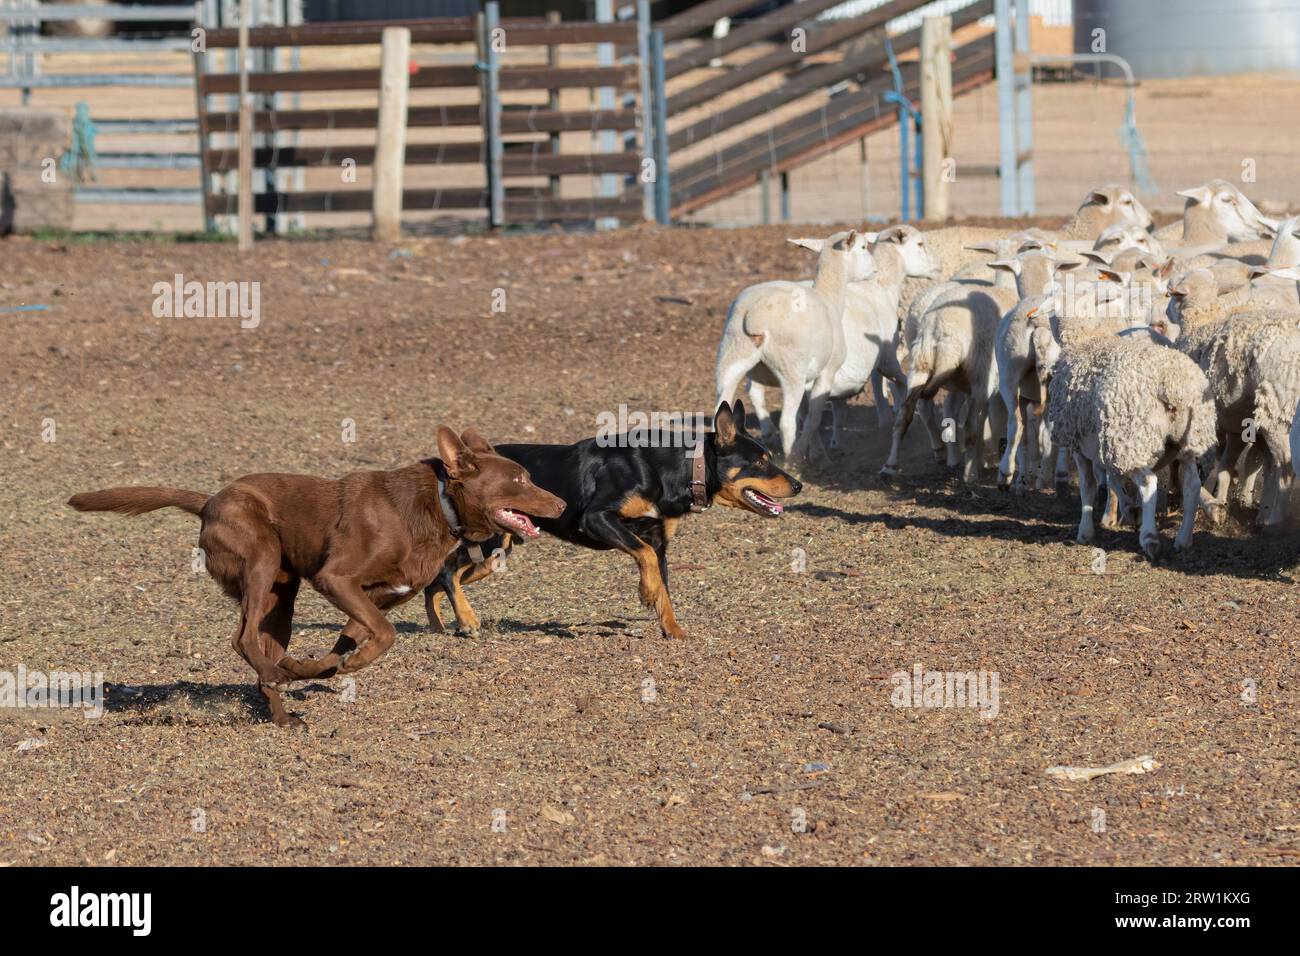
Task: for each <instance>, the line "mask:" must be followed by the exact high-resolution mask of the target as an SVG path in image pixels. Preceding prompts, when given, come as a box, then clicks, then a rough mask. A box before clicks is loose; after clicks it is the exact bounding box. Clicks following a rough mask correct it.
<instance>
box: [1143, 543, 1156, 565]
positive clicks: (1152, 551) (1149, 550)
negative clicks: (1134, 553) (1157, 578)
mask: <svg viewBox="0 0 1300 956" xmlns="http://www.w3.org/2000/svg"><path fill="white" fill-rule="evenodd" d="M1142 553H1143V554H1145V555H1146V556H1147V560H1148V561H1150V562H1151V563H1152V564H1155V563H1157V562H1159V560H1160V539H1159V538H1158V537H1156V538H1147V539H1146V540H1145V541H1143V542H1142Z"/></svg>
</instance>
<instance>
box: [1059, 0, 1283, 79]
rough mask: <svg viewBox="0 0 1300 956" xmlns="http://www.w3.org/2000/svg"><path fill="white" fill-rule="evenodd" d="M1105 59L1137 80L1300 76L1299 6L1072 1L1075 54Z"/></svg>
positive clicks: (1276, 1) (1205, 0)
mask: <svg viewBox="0 0 1300 956" xmlns="http://www.w3.org/2000/svg"><path fill="white" fill-rule="evenodd" d="M1099 29H1100V30H1104V31H1105V36H1104V39H1105V45H1106V46H1105V51H1104V52H1106V53H1116V54H1118V55H1119V56H1122V57H1123V58H1124V59H1126V60H1128V61H1129V63H1130V64H1131V65H1132V67H1133V72H1134V73H1136V74H1137V75H1138V76H1214V75H1220V74H1224V73H1260V72H1271V71H1277V70H1300V0H1074V50H1075V52H1076V53H1092V52H1097V51H1095V50H1094V47H1093V42H1094V31H1095V30H1099Z"/></svg>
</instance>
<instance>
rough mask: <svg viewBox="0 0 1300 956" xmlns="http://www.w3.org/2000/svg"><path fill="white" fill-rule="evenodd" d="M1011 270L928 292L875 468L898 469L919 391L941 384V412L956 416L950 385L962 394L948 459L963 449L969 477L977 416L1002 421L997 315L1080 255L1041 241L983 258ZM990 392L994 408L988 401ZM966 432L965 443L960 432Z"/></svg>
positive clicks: (977, 464) (929, 392) (980, 454)
mask: <svg viewBox="0 0 1300 956" xmlns="http://www.w3.org/2000/svg"><path fill="white" fill-rule="evenodd" d="M990 265H991V266H993V267H994V268H996V269H1000V270H1003V271H1004V272H1005V273H1007V274H1009V275H1010V276H1013V277H1014V278H1015V285H1010V284H1003V285H993V286H980V287H975V286H970V285H963V284H954V286H953V287H952V289H951V290H950V291H948V292H946V293H944V294H943V295H941V296H939V297H938V299H937V300H935V301H934V302H933V303H932V304H931V306H930V308H929V309H928V310H927V311H926V312H925V313H924V314H923V315H922V316H921V317H920V319H919V321H918V322H917V329H916V337H915V339H914V340H913V341H911V342H909V343H908V350H907V354H908V363H909V367H908V373H907V394H906V395H905V396H904V398H903V403H902V408H901V410H900V414H899V415H898V417H897V419H896V420H895V421H894V431H893V435H892V442H891V444H890V449H889V457H888V459H886V461H885V464H884V466H883V467H882V468H881V470H880V473H881V475H882V477H885V478H889V477H892V476H894V475H897V474H899V473H900V469H899V456H900V454H901V451H902V443H903V437H904V436H905V435H906V434H907V429H908V426H909V425H910V424H911V421H912V417H913V415H914V413H915V411H916V405H917V403H918V402H919V401H921V400H922V399H925V400H927V401H928V400H930V399H932V398H933V397H934V395H935V393H936V392H938V390H939V389H940V388H946V389H948V400H947V401H946V402H945V403H944V414H945V417H949V418H951V419H952V420H953V422H954V424H955V423H956V422H957V413H956V393H958V392H960V393H964V394H965V395H966V396H967V403H966V413H965V416H964V418H965V422H964V427H963V428H962V429H960V430H959V429H956V428H954V429H953V432H954V434H953V435H952V441H951V442H950V443H949V451H950V455H951V457H950V458H949V464H950V466H951V465H955V464H956V462H957V459H956V454H957V453H959V452H961V453H964V455H965V468H964V471H963V478H964V480H965V481H968V482H969V481H975V480H976V479H977V478H978V477H979V471H980V469H981V468H982V467H983V463H984V424H985V419H986V417H988V416H989V414H990V411H993V412H994V413H995V414H993V416H992V419H991V420H992V422H993V424H994V430H993V434H994V436H997V435H999V434H1000V432H1001V431H1002V429H1003V427H1004V425H1003V422H1002V420H1001V416H1002V414H1004V409H1003V406H1002V403H1001V399H1000V397H999V386H998V370H997V362H996V360H995V358H994V352H993V349H994V341H995V339H996V337H997V330H998V325H999V324H1000V323H1001V321H1002V316H1003V315H1005V314H1006V313H1007V312H1008V311H1010V310H1011V309H1012V308H1014V306H1015V304H1016V303H1017V302H1018V301H1020V300H1021V299H1023V298H1025V297H1026V296H1029V295H1037V294H1041V293H1043V292H1047V291H1049V290H1050V288H1051V287H1052V286H1053V285H1054V283H1055V281H1056V280H1055V275H1056V273H1057V272H1058V271H1060V270H1063V269H1073V268H1076V267H1078V266H1079V265H1081V263H1079V262H1062V261H1060V260H1057V259H1053V258H1052V256H1051V255H1050V254H1048V253H1046V252H1043V251H1042V250H1041V249H1030V250H1027V251H1025V252H1022V253H1020V254H1019V255H1018V256H1017V257H1016V258H1014V259H1009V260H999V261H997V262H993V263H990ZM995 399H996V400H997V405H996V408H994V409H990V403H991V402H993V401H994V400H995ZM963 433H964V434H965V435H966V436H969V439H970V441H969V447H968V446H967V442H966V441H965V440H964V439H963Z"/></svg>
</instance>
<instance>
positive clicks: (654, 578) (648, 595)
mask: <svg viewBox="0 0 1300 956" xmlns="http://www.w3.org/2000/svg"><path fill="white" fill-rule="evenodd" d="M582 530H583V532H585V533H586V534H587V535H588V536H589V537H592V538H595V539H596V540H598V541H603V542H604V543H606V544H608V545H610V546H612V547H615V548H618V549H619V550H620V551H624V552H626V553H628V554H630V555H631V556H632V559H633V560H634V561H636V566H637V569H638V570H639V571H640V572H641V588H640V592H641V603H642V604H644V605H645V606H646V607H650V608H654V611H655V614H656V615H657V616H658V618H659V628H660V630H662V631H663V633H664V636H665V637H672V638H677V639H678V640H684V639H685V638H686V632H685V631H683V630H682V629H681V627H680V626H679V625H678V623H677V617H676V615H674V614H673V602H672V598H670V597H669V595H668V584H667V582H666V581H665V580H664V576H663V571H662V570H661V563H660V554H659V551H658V549H656V548H655V547H654V546H652V545H651V544H648V543H647V542H646V541H644V540H642V539H641V538H639V537H638V536H637V535H636V534H634V533H633V532H632V531H630V530H629V529H628V527H627V526H626V525H625V524H623V522H622V520H621V519H620V518H619V517H618V515H617V513H616V512H595V513H592V512H588V513H587V514H586V515H584V516H583V518H582ZM658 539H659V540H660V541H662V540H663V530H662V528H659V529H658ZM662 566H663V567H666V560H665V562H664V564H663V565H662Z"/></svg>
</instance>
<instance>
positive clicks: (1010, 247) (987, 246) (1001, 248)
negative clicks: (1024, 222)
mask: <svg viewBox="0 0 1300 956" xmlns="http://www.w3.org/2000/svg"><path fill="white" fill-rule="evenodd" d="M1040 232H1041V230H1037V229H1022V230H1020V231H1019V232H1013V233H1012V234H1011V235H1009V236H1003V237H1001V238H1000V239H995V240H993V241H992V242H973V243H971V244H970V245H968V246H963V247H962V248H964V249H968V250H970V251H971V252H982V253H984V254H985V255H990V256H993V257H994V258H995V259H1011V258H1013V257H1015V256H1018V255H1019V254H1020V253H1022V252H1028V251H1029V250H1030V249H1043V250H1047V251H1049V252H1051V251H1055V249H1056V243H1054V242H1052V241H1051V240H1049V239H1046V238H1044V237H1042V236H1040V235H1038V233H1040Z"/></svg>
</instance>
